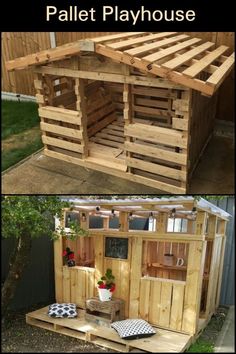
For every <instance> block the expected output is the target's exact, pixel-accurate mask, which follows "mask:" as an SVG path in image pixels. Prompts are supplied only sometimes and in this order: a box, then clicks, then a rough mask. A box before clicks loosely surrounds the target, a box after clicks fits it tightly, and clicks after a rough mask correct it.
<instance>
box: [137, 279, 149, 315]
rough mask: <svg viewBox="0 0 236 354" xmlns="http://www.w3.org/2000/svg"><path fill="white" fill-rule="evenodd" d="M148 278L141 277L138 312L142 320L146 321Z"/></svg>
mask: <svg viewBox="0 0 236 354" xmlns="http://www.w3.org/2000/svg"><path fill="white" fill-rule="evenodd" d="M149 297H150V280H147V279H142V280H141V282H140V300H139V313H140V317H141V318H142V319H143V320H146V321H148V317H149V304H150V299H149Z"/></svg>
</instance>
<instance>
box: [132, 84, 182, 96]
mask: <svg viewBox="0 0 236 354" xmlns="http://www.w3.org/2000/svg"><path fill="white" fill-rule="evenodd" d="M131 92H132V93H134V94H136V95H143V96H151V97H158V98H177V91H169V90H167V89H161V88H152V87H142V86H137V87H134V86H132V87H131Z"/></svg>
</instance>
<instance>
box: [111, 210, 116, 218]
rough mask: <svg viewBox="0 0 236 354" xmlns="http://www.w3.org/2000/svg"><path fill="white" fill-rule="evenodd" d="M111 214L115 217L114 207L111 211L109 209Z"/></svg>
mask: <svg viewBox="0 0 236 354" xmlns="http://www.w3.org/2000/svg"><path fill="white" fill-rule="evenodd" d="M111 215H112V217H113V218H115V217H116V214H115V209H112V211H111Z"/></svg>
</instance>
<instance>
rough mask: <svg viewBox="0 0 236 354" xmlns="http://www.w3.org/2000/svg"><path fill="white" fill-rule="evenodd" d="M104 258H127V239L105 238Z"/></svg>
mask: <svg viewBox="0 0 236 354" xmlns="http://www.w3.org/2000/svg"><path fill="white" fill-rule="evenodd" d="M105 257H112V258H121V259H127V258H128V238H118V237H106V240H105Z"/></svg>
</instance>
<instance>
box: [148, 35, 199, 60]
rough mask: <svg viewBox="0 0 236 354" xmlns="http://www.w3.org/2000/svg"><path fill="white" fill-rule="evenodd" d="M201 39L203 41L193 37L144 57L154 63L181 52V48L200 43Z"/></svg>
mask: <svg viewBox="0 0 236 354" xmlns="http://www.w3.org/2000/svg"><path fill="white" fill-rule="evenodd" d="M200 41H201V39H200V38H192V39H189V40H187V41H184V42H183V43H179V44H176V45H174V46H172V47H170V48H166V49H163V50H160V51H159V52H157V53H153V54H149V55H147V56H145V57H143V58H142V59H143V60H146V61H148V62H150V63H153V62H154V61H157V60H160V59H162V58H165V57H167V56H168V55H170V54H174V53H176V52H179V51H180V50H182V49H185V48H188V47H190V46H191V45H193V44H196V43H198V42H200Z"/></svg>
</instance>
